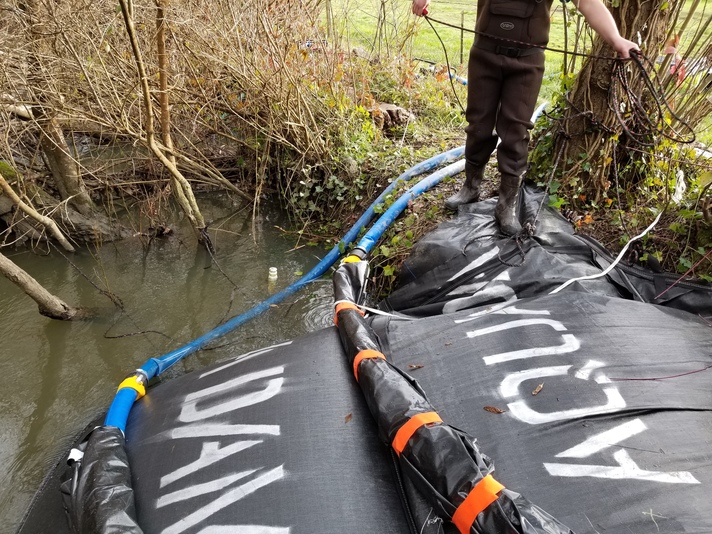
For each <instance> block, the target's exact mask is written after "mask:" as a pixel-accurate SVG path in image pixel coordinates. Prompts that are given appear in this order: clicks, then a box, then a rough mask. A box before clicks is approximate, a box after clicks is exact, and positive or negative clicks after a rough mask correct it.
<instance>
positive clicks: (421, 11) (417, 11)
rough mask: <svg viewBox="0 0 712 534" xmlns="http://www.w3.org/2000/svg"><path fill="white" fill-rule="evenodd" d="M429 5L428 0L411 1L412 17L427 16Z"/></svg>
mask: <svg viewBox="0 0 712 534" xmlns="http://www.w3.org/2000/svg"><path fill="white" fill-rule="evenodd" d="M429 5H430V0H413V9H412V11H413V15H416V16H418V17H422V16H423V15H427V14H428V6H429Z"/></svg>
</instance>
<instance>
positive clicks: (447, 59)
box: [425, 16, 466, 113]
mask: <svg viewBox="0 0 712 534" xmlns="http://www.w3.org/2000/svg"><path fill="white" fill-rule="evenodd" d="M425 20H426V21H428V24H430V27H431V28H432V29H433V32H434V33H435V37H437V38H438V41H440V45H441V46H442V47H443V52H445V66H446V67H447V74H448V78H450V87H452V92H453V94H454V95H455V99H456V100H457V104H458V105H459V106H460V109H461V110H462V113H466V112H465V108H464V107H463V105H462V102H460V97H459V96H458V94H457V91H456V90H455V82H453V81H452V78H453V77H452V76H451V75H450V68H451V67H450V59H449V58H448V56H447V47H446V46H445V43H443V40H442V39H441V38H440V34H439V33H438V32H437V30H436V29H435V26H433V23H432V22H430V18H429V17H427V16H425ZM436 22H437V21H436Z"/></svg>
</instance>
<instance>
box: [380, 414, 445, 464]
mask: <svg viewBox="0 0 712 534" xmlns="http://www.w3.org/2000/svg"><path fill="white" fill-rule="evenodd" d="M442 422H443V420H442V419H440V416H439V415H438V414H437V413H436V412H425V413H419V414H416V415H414V416H413V417H411V418H410V419H408V421H407V422H406V423H405V424H404V425H403V426H402V427H400V428H399V429H398V432H396V437H394V438H393V443H392V444H391V445H392V446H393V449H394V450H395V451H396V452H397V453H398V455H399V456H400V453H402V452H403V449H405V446H406V445H408V440H409V439H410V438H411V437H413V434H415V431H416V430H418V429H419V428H420V427H421V426H425V425H429V424H430V423H442Z"/></svg>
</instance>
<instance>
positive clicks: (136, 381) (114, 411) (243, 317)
mask: <svg viewBox="0 0 712 534" xmlns="http://www.w3.org/2000/svg"><path fill="white" fill-rule="evenodd" d="M464 151H465V148H464V147H458V148H454V149H452V150H449V151H447V152H444V153H442V154H439V155H437V156H433V157H432V158H430V159H427V160H425V161H423V162H421V163H419V164H417V165H415V166H413V167H411V168H410V169H408V170H407V171H405V172H404V173H403V174H401V175H400V176H399V177H398V178H396V179H395V180H394V181H393V182H392V183H391V184H390V185H389V186H388V187H387V188H386V189H384V190H383V192H382V193H381V194H380V195H379V196H378V198H377V199H376V200H375V201H374V202H373V203H372V204H371V205H370V206H369V208H368V209H367V210H366V211H365V212H364V213H363V215H361V217H360V218H359V219H358V220H357V221H356V223H354V225H353V226H352V227H351V228H350V229H349V231H348V232H347V233H346V234H345V235H344V237H343V238H342V239H341V241H339V243H338V244H337V245H336V246H334V247H333V248H332V249H331V251H329V253H328V254H327V255H326V256H324V258H323V259H322V260H321V261H320V262H319V263H318V264H317V265H316V266H315V267H314V268H313V269H312V270H311V271H309V272H308V273H307V274H305V275H304V276H303V277H302V278H300V279H299V280H297V281H296V282H294V283H293V284H291V285H290V286H288V287H286V288H284V289H282V290H281V291H279V292H278V293H275V294H274V295H272V296H271V297H269V298H268V299H266V300H264V301H262V302H261V303H259V304H257V305H256V306H254V307H252V308H251V309H249V310H248V311H246V312H245V313H242V314H240V315H237V316H235V317H233V318H232V319H230V320H229V321H226V322H225V323H223V324H221V325H220V326H218V327H217V328H214V329H213V330H211V331H209V332H207V333H205V334H203V335H202V336H200V337H199V338H197V339H194V340H193V341H190V342H189V343H186V344H185V345H183V346H182V347H179V348H177V349H176V350H174V351H171V352H169V353H166V354H164V355H163V356H159V357H156V358H151V359H149V360H148V361H147V362H146V363H144V364H143V365H142V366H141V367H140V368H139V369H136V371H135V372H134V373H133V374H132V375H131V376H129V377H128V378H126V380H124V381H123V382H122V383H121V384H120V385H119V388H118V391H117V392H116V395H115V397H114V400H113V401H112V403H111V406H110V407H109V411H108V413H107V414H106V418H105V419H104V425H106V426H113V427H117V428H119V429H120V430H121V432H122V433H125V430H126V421H127V420H128V416H129V412H130V411H131V406H133V403H134V402H135V401H136V400H138V399H140V398H141V397H142V396H143V395H145V393H146V384H147V383H148V381H149V380H151V379H152V378H154V377H156V376H158V375H160V374H161V373H163V372H164V371H165V370H166V369H168V368H170V367H171V366H173V365H174V364H176V363H177V362H179V361H180V360H181V359H183V358H185V357H186V356H188V355H189V354H192V353H194V352H197V351H199V350H201V349H202V348H204V347H205V346H207V345H208V343H210V342H212V341H213V340H215V339H217V338H219V337H221V336H223V335H225V334H227V333H228V332H230V331H232V330H234V329H235V328H237V327H238V326H240V325H242V324H244V323H246V322H247V321H249V320H251V319H253V318H254V317H256V316H258V315H260V314H261V313H262V312H264V311H267V310H268V309H269V308H270V306H272V305H273V304H277V303H279V302H281V301H282V300H284V299H285V298H287V297H288V296H290V295H292V294H293V293H296V292H297V291H299V290H300V289H301V288H302V287H304V286H305V285H307V284H308V283H309V282H312V281H313V280H315V279H317V278H319V277H320V276H322V275H323V274H324V273H326V272H327V271H328V270H329V269H330V268H331V266H332V265H333V264H334V263H336V261H337V260H338V259H339V257H341V255H342V254H343V253H344V251H345V250H346V248H347V247H348V246H349V245H350V244H351V243H352V242H353V241H354V240H355V239H356V238H357V237H358V234H359V233H360V232H361V230H362V229H363V228H364V227H366V226H367V225H368V224H369V223H370V222H371V221H372V220H373V218H374V216H375V214H376V211H375V208H376V206H378V205H379V204H382V203H383V201H384V200H385V198H386V196H387V195H388V194H390V193H391V192H392V191H393V190H394V189H395V188H396V187H398V186H399V185H400V184H401V183H403V182H406V181H409V180H411V179H413V178H415V177H416V176H420V175H421V174H424V173H426V172H429V171H432V170H433V169H436V168H437V167H439V166H441V165H443V164H445V163H451V162H453V161H456V163H452V164H450V165H448V166H447V167H444V168H442V169H440V170H438V171H436V172H434V173H433V174H431V175H430V176H428V177H426V178H424V179H423V180H421V181H420V182H418V183H417V184H416V185H415V186H413V187H411V188H410V189H408V190H407V191H406V192H405V193H404V194H403V195H401V197H400V198H399V199H398V200H397V201H396V202H394V203H393V205H391V206H390V208H389V209H388V210H386V212H385V213H384V214H383V215H382V216H381V217H380V218H379V220H378V221H377V222H376V223H375V224H374V225H373V227H372V228H371V230H369V231H368V232H367V233H366V234H365V235H364V236H363V238H362V239H361V240H360V241H359V243H358V245H357V247H356V250H361V251H363V253H364V255H366V254H368V252H370V251H371V249H372V248H373V246H374V245H375V244H376V242H377V241H378V239H379V238H380V237H381V235H382V234H383V232H385V230H386V229H387V228H388V226H390V224H391V223H392V222H393V221H394V220H395V219H396V217H397V216H398V215H399V214H400V213H401V212H402V211H403V210H404V209H405V208H406V207H407V205H408V202H409V201H410V200H412V199H413V198H415V197H417V196H418V195H420V194H422V193H424V192H425V191H427V190H428V189H430V188H431V187H433V186H434V185H436V184H437V183H438V182H440V181H441V180H442V179H443V178H446V177H448V176H454V175H455V174H458V173H460V172H462V171H463V170H464V168H465V162H464V160H460V161H457V160H458V159H460V158H461V157H462V156H463V154H464Z"/></svg>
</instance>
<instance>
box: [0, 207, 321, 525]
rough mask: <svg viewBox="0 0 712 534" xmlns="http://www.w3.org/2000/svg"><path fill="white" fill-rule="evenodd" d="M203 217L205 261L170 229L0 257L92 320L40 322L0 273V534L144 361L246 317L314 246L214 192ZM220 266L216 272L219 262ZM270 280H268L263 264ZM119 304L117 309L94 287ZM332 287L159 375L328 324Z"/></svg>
mask: <svg viewBox="0 0 712 534" xmlns="http://www.w3.org/2000/svg"><path fill="white" fill-rule="evenodd" d="M200 202H201V206H202V207H203V210H204V215H205V217H206V220H212V221H213V222H212V224H211V226H210V228H211V231H210V233H211V236H212V238H213V240H214V242H215V245H216V249H217V250H216V253H215V258H216V260H217V265H216V264H215V263H214V262H212V261H211V258H210V256H209V255H208V254H207V253H206V252H205V251H204V250H203V249H201V248H199V247H198V246H197V245H196V243H195V238H194V237H193V235H192V232H191V230H190V229H189V228H188V227H186V226H185V225H182V226H181V225H179V226H178V227H176V228H175V229H174V232H173V233H172V234H171V235H170V236H169V237H168V238H164V239H160V240H155V241H153V242H152V244H151V245H150V247H148V248H146V247H145V246H143V245H142V243H141V241H140V240H139V239H138V238H134V239H129V240H126V241H123V242H120V243H115V244H107V245H104V246H102V247H101V248H99V249H95V250H91V251H88V250H83V251H79V252H77V253H75V254H73V255H71V256H70V257H69V260H71V262H72V263H73V264H74V265H75V266H76V267H74V266H72V265H71V264H70V262H69V261H68V259H66V258H64V257H62V255H60V254H58V253H56V252H53V253H52V254H49V255H47V256H40V255H38V253H37V251H36V252H34V253H33V252H31V251H15V252H12V251H8V250H5V251H4V252H5V254H6V255H7V256H9V257H10V258H11V259H12V260H13V261H14V262H15V263H17V264H18V265H20V266H21V267H22V268H24V269H25V270H26V271H28V272H29V273H30V274H31V275H32V276H34V277H35V278H36V279H37V280H38V281H40V282H41V283H42V284H43V285H44V286H45V287H47V288H48V289H50V290H51V291H52V292H53V293H54V294H56V295H57V296H59V297H60V298H62V299H63V300H65V301H66V302H67V303H69V304H72V305H75V306H82V307H84V308H88V309H90V310H91V311H92V312H93V313H94V317H93V318H92V319H90V320H84V321H76V322H61V321H53V320H50V319H47V318H45V317H42V316H40V315H39V314H38V313H37V307H36V305H35V304H34V302H33V301H31V300H30V299H29V298H28V297H26V296H25V295H24V293H22V292H21V291H20V290H19V288H17V287H16V286H15V285H13V284H12V283H11V282H9V281H8V280H6V279H5V278H4V277H0V465H1V466H2V469H0V525H1V526H0V532H14V531H15V530H16V528H17V527H18V526H19V522H20V520H21V518H22V516H23V513H24V510H25V509H26V507H27V506H28V504H29V502H30V499H31V498H32V495H33V494H34V492H35V491H36V489H37V487H38V486H39V484H40V483H41V481H42V479H43V477H44V475H45V473H46V472H47V471H48V470H49V469H51V468H52V466H53V465H54V464H55V463H56V462H57V460H58V459H60V458H61V457H62V456H63V455H64V453H65V452H66V450H67V449H68V447H69V445H70V444H71V442H72V441H73V439H74V438H75V436H76V435H77V434H78V433H79V432H80V431H81V430H82V429H83V428H84V427H85V426H86V425H87V424H88V423H90V422H91V421H92V419H94V418H95V417H97V415H98V414H100V413H101V412H102V411H104V410H106V408H107V407H108V405H109V403H110V402H111V399H112V398H113V393H114V391H115V390H116V386H117V385H118V384H119V383H120V382H121V380H122V379H123V378H124V377H125V375H126V374H127V373H128V372H130V371H131V370H133V369H135V368H136V367H138V366H140V365H141V364H143V363H144V362H145V361H146V360H147V359H148V358H150V357H154V356H160V355H162V354H165V353H166V352H169V351H171V350H173V349H175V348H177V347H179V346H181V345H183V344H185V343H186V342H188V341H190V340H192V339H195V338H196V337H198V336H200V335H201V334H203V333H205V332H207V331H208V330H211V329H212V328H214V327H215V326H217V325H218V324H220V323H221V322H223V321H224V320H226V319H228V318H230V317H233V316H235V315H238V314H239V313H241V312H243V311H246V310H248V309H249V308H251V307H252V306H254V305H255V304H258V303H259V302H261V301H262V300H264V299H265V298H267V297H268V296H269V295H270V294H271V293H272V292H275V291H279V290H280V289H282V288H284V287H286V286H288V285H289V284H290V283H291V282H294V281H296V280H297V279H298V278H300V276H301V273H306V272H308V271H309V270H310V269H311V268H312V267H313V266H314V265H316V264H317V263H318V261H319V259H320V258H321V257H322V256H323V255H324V254H325V251H324V250H323V249H318V248H314V247H306V246H305V247H302V248H298V249H296V250H294V248H295V245H296V244H297V243H296V238H295V237H294V236H287V235H285V234H284V233H283V232H281V231H280V230H279V229H277V228H275V226H281V227H286V226H287V225H288V222H287V221H286V217H284V215H283V214H281V213H280V212H279V211H278V210H276V209H274V208H272V209H270V208H269V207H268V208H266V209H263V216H262V217H261V218H260V219H259V220H258V221H257V223H256V224H255V225H254V226H253V224H252V220H251V214H250V212H249V210H248V209H245V208H244V207H240V206H239V205H235V204H233V203H232V202H231V201H230V200H229V199H227V198H225V197H217V198H216V197H211V198H210V199H201V201H200ZM218 265H219V267H218ZM272 266H274V267H277V269H278V279H277V281H276V282H275V283H274V284H271V283H269V282H268V270H269V267H272ZM87 278H89V280H90V281H91V282H93V284H96V286H99V287H100V288H102V289H105V290H109V291H111V292H112V293H113V294H114V295H116V296H117V297H118V298H120V299H121V301H122V303H123V310H122V309H119V308H117V307H116V306H114V305H113V304H112V302H111V301H110V300H109V299H108V298H107V297H106V296H104V295H102V293H101V292H100V291H99V290H98V289H97V288H96V287H94V285H92V283H90V281H89V280H87ZM332 303H333V297H332V291H331V284H330V282H329V281H327V280H323V281H321V280H320V281H316V282H314V283H312V284H311V285H310V286H308V287H307V288H306V289H303V290H302V291H301V292H299V293H297V294H296V295H293V296H292V297H290V298H288V299H287V301H285V302H283V303H281V304H280V305H278V306H277V307H275V308H272V309H271V310H269V311H268V312H267V313H265V314H262V315H261V316H259V317H257V318H255V319H253V320H252V321H251V322H248V323H247V324H245V325H243V326H241V327H239V328H238V329H237V330H236V331H234V332H232V333H230V334H228V335H226V336H224V337H223V338H221V339H218V340H216V341H215V342H214V343H213V346H214V348H212V349H211V350H203V351H201V352H198V353H196V354H193V355H191V356H189V357H188V358H187V359H185V360H183V361H182V362H179V363H178V364H177V365H176V366H174V367H173V368H171V369H170V370H169V371H167V372H166V373H165V374H164V375H163V376H164V377H165V378H164V379H169V378H170V376H175V375H179V374H183V373H186V372H189V371H191V370H194V369H197V368H200V367H203V366H205V365H208V364H210V363H212V362H214V361H219V360H222V359H224V358H227V357H229V356H234V355H236V354H240V353H243V352H246V351H250V350H254V349H256V348H259V347H262V346H266V345H270V344H273V343H276V342H279V341H284V340H287V339H291V338H294V337H296V336H299V335H301V334H304V333H306V332H309V331H312V330H315V329H318V328H321V327H323V326H327V325H329V324H330V323H331V320H332V314H333V311H332V310H333V307H332V306H333V304H332Z"/></svg>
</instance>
